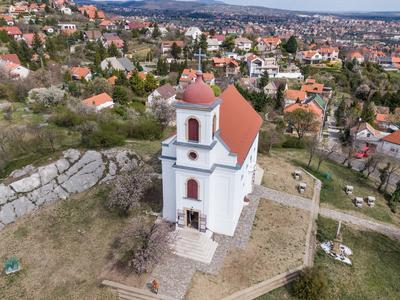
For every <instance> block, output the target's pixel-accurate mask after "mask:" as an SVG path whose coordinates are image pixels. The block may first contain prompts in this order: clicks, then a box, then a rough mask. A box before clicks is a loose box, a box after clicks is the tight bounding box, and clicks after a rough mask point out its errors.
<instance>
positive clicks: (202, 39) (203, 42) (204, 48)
mask: <svg viewBox="0 0 400 300" xmlns="http://www.w3.org/2000/svg"><path fill="white" fill-rule="evenodd" d="M199 48H200V49H201V52H202V53H207V48H208V43H207V37H206V35H205V34H202V35H201V36H200V42H199Z"/></svg>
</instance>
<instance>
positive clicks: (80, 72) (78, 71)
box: [71, 67, 90, 79]
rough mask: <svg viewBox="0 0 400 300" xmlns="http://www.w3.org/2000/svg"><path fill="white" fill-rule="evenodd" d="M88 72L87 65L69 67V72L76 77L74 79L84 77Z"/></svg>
mask: <svg viewBox="0 0 400 300" xmlns="http://www.w3.org/2000/svg"><path fill="white" fill-rule="evenodd" d="M89 73H90V69H89V68H88V67H73V68H71V74H72V75H73V76H75V77H76V79H82V78H85V77H86V75H88V74H89Z"/></svg>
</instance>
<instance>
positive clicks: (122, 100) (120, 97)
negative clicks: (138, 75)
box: [112, 85, 129, 105]
mask: <svg viewBox="0 0 400 300" xmlns="http://www.w3.org/2000/svg"><path fill="white" fill-rule="evenodd" d="M112 97H113V100H114V101H115V102H116V103H118V104H121V105H126V104H128V102H129V97H128V92H127V91H126V90H125V88H124V87H123V86H121V85H116V86H115V87H114V92H113V95H112Z"/></svg>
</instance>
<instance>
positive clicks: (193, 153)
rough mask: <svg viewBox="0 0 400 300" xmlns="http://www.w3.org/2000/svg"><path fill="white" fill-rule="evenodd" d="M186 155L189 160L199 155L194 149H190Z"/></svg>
mask: <svg viewBox="0 0 400 300" xmlns="http://www.w3.org/2000/svg"><path fill="white" fill-rule="evenodd" d="M188 156H189V158H190V159H191V160H196V159H197V158H198V157H199V155H198V154H197V153H196V152H195V151H190V152H189V154H188Z"/></svg>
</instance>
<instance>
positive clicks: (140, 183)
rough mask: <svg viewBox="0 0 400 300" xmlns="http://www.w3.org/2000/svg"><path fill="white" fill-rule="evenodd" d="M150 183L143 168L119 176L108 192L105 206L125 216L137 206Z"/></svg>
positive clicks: (148, 174) (148, 175)
mask: <svg viewBox="0 0 400 300" xmlns="http://www.w3.org/2000/svg"><path fill="white" fill-rule="evenodd" d="M151 182H152V180H151V175H150V173H149V172H148V171H147V170H146V169H145V168H137V169H136V170H134V171H132V172H129V173H124V174H121V175H120V176H118V178H117V180H116V182H115V185H114V188H113V189H112V191H111V192H110V195H109V197H108V202H107V206H108V207H109V208H111V209H117V210H118V211H119V212H120V213H122V214H127V213H128V211H129V210H130V209H131V208H134V207H137V206H139V204H140V200H142V198H143V196H144V194H145V192H146V190H147V189H148V188H149V187H150V184H151Z"/></svg>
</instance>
